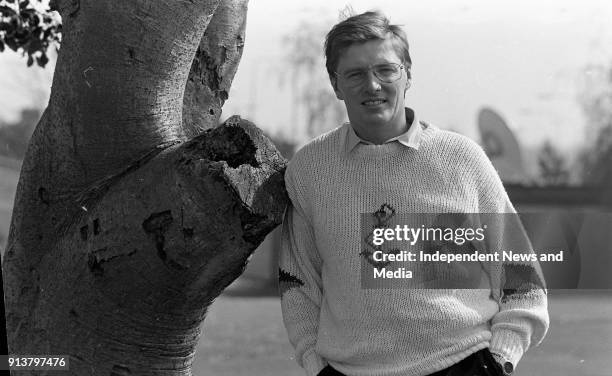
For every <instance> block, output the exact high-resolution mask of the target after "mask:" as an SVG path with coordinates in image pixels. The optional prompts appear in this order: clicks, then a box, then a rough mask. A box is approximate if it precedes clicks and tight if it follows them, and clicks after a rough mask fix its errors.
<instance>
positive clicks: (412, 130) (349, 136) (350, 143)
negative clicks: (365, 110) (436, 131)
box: [342, 107, 423, 154]
mask: <svg viewBox="0 0 612 376" xmlns="http://www.w3.org/2000/svg"><path fill="white" fill-rule="evenodd" d="M405 111H406V119H408V118H409V115H413V116H412V123H411V124H410V126H409V127H408V130H407V131H406V132H404V133H402V134H400V135H399V136H395V137H393V138H391V139H389V140H387V141H385V142H384V143H385V144H386V143H390V142H395V141H397V142H399V143H400V144H402V145H404V146H406V147H409V148H412V149H414V150H418V149H419V144H420V143H421V134H422V133H423V130H422V129H421V126H420V124H419V119H417V116H416V112H414V111H413V110H412V109H410V108H408V107H406V109H405ZM343 127H344V128H345V131H344V132H343V133H342V135H343V136H344V137H343V140H342V141H343V143H344V150H345V152H346V153H347V154H348V153H350V152H351V151H352V150H353V149H354V148H355V146H357V145H359V144H360V143H363V144H366V145H374V144H373V143H371V142H370V141H366V140H363V139H361V138H360V137H359V136H357V133H355V130H354V129H353V127H352V126H351V123H348V122H347V123H344V125H343Z"/></svg>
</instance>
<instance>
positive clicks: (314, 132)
mask: <svg viewBox="0 0 612 376" xmlns="http://www.w3.org/2000/svg"><path fill="white" fill-rule="evenodd" d="M330 24H331V23H329V22H328V23H326V22H317V21H312V20H307V21H302V22H301V23H300V24H299V25H297V26H296V27H295V29H294V30H292V31H291V32H290V33H289V34H287V35H286V36H285V37H284V38H283V43H284V44H285V45H286V46H287V47H288V48H287V54H286V56H285V64H286V68H287V69H286V70H285V71H286V72H287V73H286V75H285V76H283V84H287V83H288V84H289V85H290V86H291V92H292V94H293V107H292V109H291V111H292V113H291V117H292V123H294V124H299V125H302V126H303V128H304V129H305V130H306V135H307V136H308V137H309V138H312V137H315V136H318V135H320V134H321V133H323V132H325V131H327V130H330V129H332V128H335V127H337V126H339V125H340V123H342V122H343V121H344V119H345V113H346V112H345V109H344V107H343V105H342V102H340V101H339V100H338V99H337V98H336V96H335V95H334V92H333V90H332V88H331V85H330V83H329V76H328V75H327V71H326V70H325V60H324V53H323V44H322V43H323V41H324V40H325V34H326V30H328V29H329V25H330Z"/></svg>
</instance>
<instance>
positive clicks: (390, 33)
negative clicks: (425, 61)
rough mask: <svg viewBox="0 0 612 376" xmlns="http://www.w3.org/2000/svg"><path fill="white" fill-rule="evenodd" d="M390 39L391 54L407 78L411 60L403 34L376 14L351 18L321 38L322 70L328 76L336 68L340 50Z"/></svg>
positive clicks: (380, 14)
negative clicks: (322, 39) (392, 49)
mask: <svg viewBox="0 0 612 376" xmlns="http://www.w3.org/2000/svg"><path fill="white" fill-rule="evenodd" d="M387 38H390V40H391V41H392V43H393V46H394V47H395V51H396V53H397V55H398V56H399V58H400V59H402V63H403V64H404V66H405V67H406V74H407V76H408V78H410V68H411V66H412V60H411V59H410V53H409V51H408V39H407V38H406V33H404V31H403V30H402V29H401V27H400V26H399V25H392V24H391V23H390V22H389V19H388V18H387V17H386V16H385V15H384V14H382V13H380V12H379V11H369V12H365V13H361V14H357V15H355V16H351V17H349V18H347V19H345V20H344V21H342V22H340V23H338V24H336V25H335V26H334V27H332V29H331V30H330V31H329V33H328V34H327V37H326V38H325V67H326V68H327V73H328V74H329V76H330V77H334V76H335V74H334V72H335V71H336V68H337V67H338V60H340V56H341V55H342V54H343V53H344V51H345V50H346V49H347V48H348V47H349V46H350V45H352V44H355V43H365V42H368V41H371V40H385V39H387Z"/></svg>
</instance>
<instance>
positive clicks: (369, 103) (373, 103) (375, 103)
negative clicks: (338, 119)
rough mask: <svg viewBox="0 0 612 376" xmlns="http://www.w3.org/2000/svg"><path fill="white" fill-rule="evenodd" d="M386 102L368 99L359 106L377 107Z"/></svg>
mask: <svg viewBox="0 0 612 376" xmlns="http://www.w3.org/2000/svg"><path fill="white" fill-rule="evenodd" d="M386 101H387V100H386V99H381V98H378V99H368V100H365V101H363V102H361V104H362V105H364V106H378V105H380V104H383V103H385V102H386Z"/></svg>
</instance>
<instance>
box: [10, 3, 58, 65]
mask: <svg viewBox="0 0 612 376" xmlns="http://www.w3.org/2000/svg"><path fill="white" fill-rule="evenodd" d="M45 3H46V2H44V1H43V0H0V52H3V51H4V50H5V48H6V47H8V48H10V49H11V50H13V51H15V52H19V51H21V52H22V53H23V55H24V56H25V55H27V56H28V60H27V65H28V66H32V65H33V64H34V62H36V64H38V65H39V66H41V67H45V65H47V63H48V62H49V57H48V49H49V47H50V46H52V45H55V47H56V48H58V46H59V43H60V41H61V30H62V24H61V19H60V17H59V15H58V14H57V12H54V11H51V10H50V8H49V7H48V5H46V4H45Z"/></svg>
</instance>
